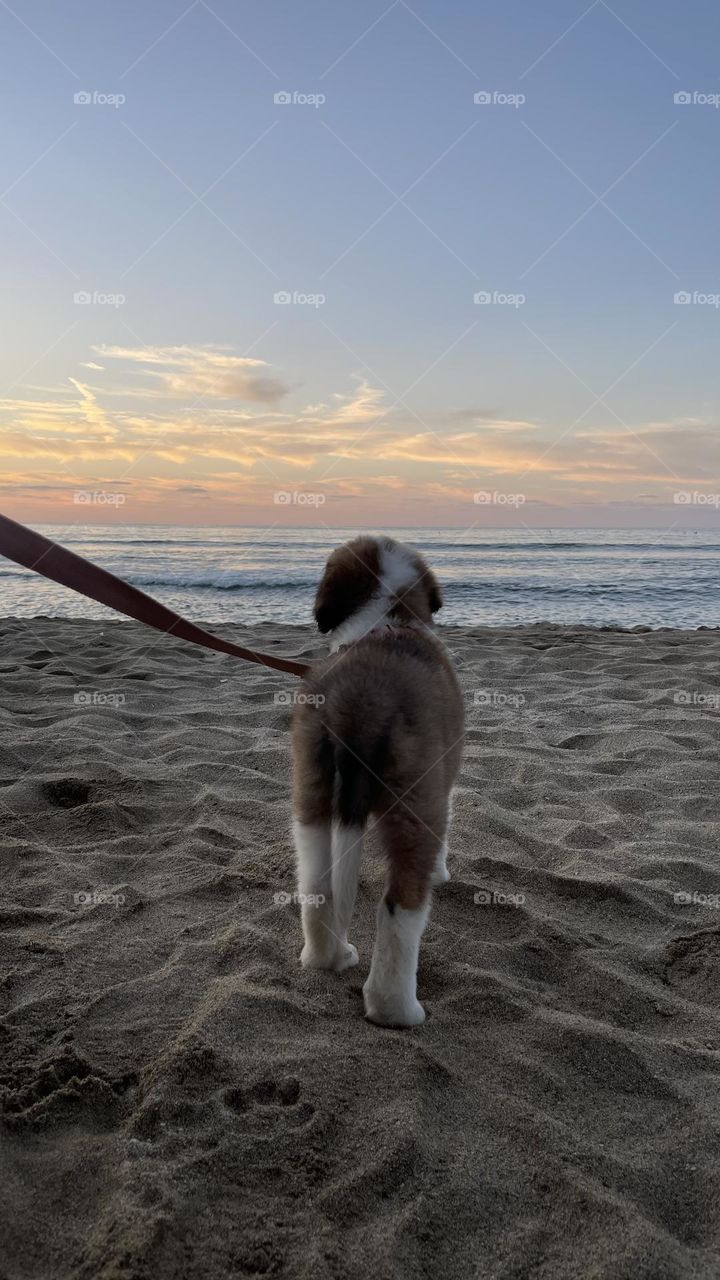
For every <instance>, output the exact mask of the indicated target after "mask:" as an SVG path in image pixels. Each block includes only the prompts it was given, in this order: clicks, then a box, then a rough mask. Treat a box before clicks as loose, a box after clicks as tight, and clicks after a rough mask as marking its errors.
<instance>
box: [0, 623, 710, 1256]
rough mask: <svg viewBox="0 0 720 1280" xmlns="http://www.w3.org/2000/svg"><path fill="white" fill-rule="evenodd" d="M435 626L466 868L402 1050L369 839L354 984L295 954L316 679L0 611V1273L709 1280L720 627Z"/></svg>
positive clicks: (436, 928)
mask: <svg viewBox="0 0 720 1280" xmlns="http://www.w3.org/2000/svg"><path fill="white" fill-rule="evenodd" d="M221 630H222V631H223V633H224V634H226V635H228V636H231V637H233V638H235V639H237V640H239V641H240V643H248V644H255V645H257V646H260V645H262V646H264V647H266V648H274V649H275V651H277V652H283V653H287V654H301V655H307V656H313V655H315V654H319V653H320V652H321V650H320V647H319V644H318V641H317V638H316V637H314V636H313V634H312V633H311V632H310V630H306V629H303V628H288V627H279V626H278V627H271V626H268V627H263V628H259V629H252V630H251V629H243V628H241V627H237V628H235V627H233V628H229V627H226V628H221ZM445 635H446V638H447V641H448V643H449V645H450V647H451V649H452V651H453V653H454V655H455V657H456V660H457V663H458V667H459V671H460V675H461V679H462V682H463V686H464V688H465V690H466V691H467V706H468V735H467V749H466V753H465V761H464V767H463V771H462V775H461V784H460V787H459V790H458V792H457V793H456V803H455V819H454V827H453V833H452V839H451V855H450V868H451V872H452V880H451V882H450V884H448V885H447V886H445V887H444V888H442V889H441V890H439V891H438V892H437V893H436V895H435V902H434V906H433V912H432V917H431V923H430V926H429V929H428V933H427V935H426V939H425V943H424V946H423V951H422V957H421V968H420V974H419V995H420V998H421V999H422V1001H423V1003H424V1004H425V1007H426V1009H427V1013H428V1018H427V1022H426V1023H425V1025H424V1026H423V1027H421V1028H417V1029H415V1030H412V1031H399V1030H381V1029H379V1028H377V1027H374V1026H372V1025H370V1024H369V1023H367V1022H366V1021H365V1020H364V1018H363V1012H362V998H361V986H362V983H363V981H364V979H365V977H366V975H367V971H368V965H369V959H370V952H371V945H372V936H373V925H374V913H375V905H376V902H377V899H378V897H379V895H380V891H381V883H382V867H381V863H380V860H379V858H378V854H377V849H376V848H375V846H374V844H373V841H372V839H371V840H370V843H369V847H368V851H367V854H366V858H365V862H364V866H363V871H362V876H361V885H360V892H359V899H358V907H357V910H356V917H355V924H354V929H353V932H352V936H353V940H354V941H355V942H356V944H357V945H358V947H359V949H360V965H359V967H358V968H357V969H353V970H349V971H348V972H346V973H345V974H342V975H340V976H335V975H329V974H323V973H315V972H303V971H302V970H301V969H300V967H299V965H298V954H299V951H300V946H301V939H300V927H299V918H298V908H297V907H296V906H295V905H294V904H293V903H292V902H290V903H287V902H286V901H285V898H284V897H283V895H291V894H292V892H293V888H294V885H293V854H292V847H291V843H290V839H289V803H288V796H289V751H288V745H289V744H288V734H287V722H288V714H289V709H288V706H287V705H283V704H282V701H280V702H278V701H277V700H276V699H277V695H281V696H282V695H287V696H289V695H290V694H291V693H292V692H293V691H296V690H297V689H298V688H299V686H298V685H297V682H296V681H294V680H293V679H292V677H288V676H283V675H279V674H275V673H272V672H269V671H266V670H263V669H262V668H258V667H250V666H246V665H244V664H242V663H239V662H235V661H233V660H232V659H229V658H223V657H221V656H218V655H213V654H210V653H207V652H205V651H202V650H198V649H196V648H194V647H192V646H189V645H185V644H182V643H179V642H175V641H171V640H167V639H165V638H163V637H160V636H157V635H155V634H154V633H150V632H148V631H147V630H145V629H143V628H141V627H140V626H136V625H134V624H127V623H125V624H123V623H116V622H112V621H109V622H107V623H100V622H97V623H89V622H81V621H67V620H65V621H63V620H54V619H48V618H38V619H35V620H32V621H17V620H8V619H4V620H0V676H1V678H2V735H1V739H0V741H1V746H0V824H1V829H2V881H1V888H2V911H1V914H0V921H1V930H2V932H1V938H0V948H1V967H0V974H1V987H0V995H1V1005H0V1055H1V1056H0V1099H1V1102H2V1127H1V1130H0V1134H1V1137H2V1142H1V1144H0V1180H1V1185H2V1196H1V1197H0V1242H2V1243H0V1255H1V1257H0V1275H1V1276H2V1277H3V1280H26V1278H28V1277H33V1278H35V1277H37V1278H42V1280H46V1278H51V1280H64V1278H65V1277H73V1278H76V1277H77V1278H78V1280H89V1278H90V1277H93V1278H95V1277H100V1278H101V1280H111V1278H112V1280H116V1278H117V1280H119V1278H120V1277H123V1278H124V1280H134V1278H137V1280H140V1278H141V1277H142V1278H145V1277H147V1280H167V1278H168V1277H190V1278H191V1280H192V1278H194V1277H198V1278H199V1277H209V1278H210V1280H212V1278H213V1277H226V1276H233V1277H246V1276H289V1277H308V1278H309V1277H313V1278H314V1280H325V1278H328V1280H329V1278H330V1277H333V1278H334V1277H338V1278H340V1277H342V1278H343V1280H355V1278H356V1277H358V1278H359V1277H363V1278H364V1277H403V1276H419V1277H438V1276H440V1277H442V1278H443V1280H449V1278H454V1277H463V1278H465V1277H475V1276H477V1277H486V1276H487V1277H502V1278H503V1280H510V1278H511V1277H513V1278H515V1277H517V1280H526V1278H527V1277H533V1278H535V1277H542V1278H547V1280H564V1278H565V1277H572V1278H573V1280H574V1278H576V1277H603V1280H604V1278H606V1277H608V1278H609V1277H616V1278H618V1280H620V1278H623V1280H625V1278H626V1280H645V1278H647V1280H663V1278H665V1277H677V1278H678V1280H679V1278H680V1277H682V1278H683V1280H688V1278H693V1277H707V1278H708V1280H709V1278H710V1277H713V1280H716V1277H717V1276H718V1274H719V1272H720V1211H719V1207H720V1089H719V1084H720V1017H719V1016H718V1000H719V997H720V981H719V979H720V856H719V853H718V848H719V843H718V831H719V827H718V816H719V814H718V810H719V808H720V789H719V788H718V775H719V773H720V770H719V767H718V739H719V737H720V668H719V666H718V659H719V658H720V632H717V631H702V630H701V631H697V632H685V633H680V632H676V631H675V632H674V631H659V632H647V631H644V632H639V633H632V634H630V633H625V632H621V631H611V630H608V631H592V630H588V629H578V630H568V629H563V628H560V627H551V626H537V627H530V628H523V629H515V630H506V631H492V630H483V629H474V630H472V629H461V628H451V629H448V630H447V631H446V632H445ZM78 695H84V697H83V696H80V697H79V696H78ZM109 695H111V696H109ZM278 895H280V897H278Z"/></svg>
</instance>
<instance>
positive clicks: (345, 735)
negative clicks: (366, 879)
mask: <svg viewBox="0 0 720 1280" xmlns="http://www.w3.org/2000/svg"><path fill="white" fill-rule="evenodd" d="M441 604H442V597H441V595H440V589H439V587H438V584H437V581H436V579H435V577H434V575H433V573H432V572H431V570H430V569H429V568H428V566H427V565H426V564H425V562H424V560H423V559H422V557H421V556H420V555H418V553H417V552H416V551H413V550H412V549H411V548H410V547H406V546H403V545H402V544H401V543H398V542H395V541H393V539H392V538H371V537H360V538H356V539H355V540H354V541H353V542H349V543H347V544H346V545H345V546H342V547H339V548H338V549H337V550H336V551H334V552H333V553H332V555H331V556H330V559H329V560H328V562H327V566H326V568H325V573H324V575H323V578H322V581H321V583H320V586H319V588H318V592H317V596H316V599H315V618H316V621H317V624H318V627H319V628H320V630H321V631H322V632H323V633H325V634H327V633H330V650H331V655H333V656H331V657H330V658H328V659H326V660H324V661H323V662H320V663H318V664H317V665H316V666H314V667H313V668H312V670H311V672H310V673H309V674H308V675H307V676H306V677H305V680H304V689H305V697H304V699H303V700H301V701H300V702H299V703H298V705H296V707H295V710H294V712H293V724H292V742H293V759H294V792H293V812H294V836H295V847H296V852H297V865H298V890H299V894H300V901H301V903H302V922H303V933H304V935H305V946H304V947H303V950H302V954H301V956H300V959H301V963H302V964H303V965H304V966H306V967H307V968H315V969H334V970H336V971H338V972H339V971H340V970H342V969H346V968H349V967H350V966H351V965H354V964H357V963H358V953H357V951H356V950H355V947H354V946H353V945H352V943H350V942H348V937H347V930H348V925H349V923H350V918H351V916H352V911H353V906H354V903H355V894H356V890H357V881H358V874H359V868H360V857H361V852H362V843H363V835H364V831H365V826H366V823H367V820H368V818H369V817H371V816H372V817H373V818H374V819H375V820H376V822H377V825H378V830H379V834H380V838H381V842H382V847H383V851H384V854H385V858H386V863H387V875H386V883H385V893H384V895H383V898H382V900H381V902H380V905H379V908H378V913H377V933H376V937H375V949H374V952H373V957H372V964H371V967H370V975H369V977H368V979H367V982H366V983H365V986H364V987H363V994H364V997H365V1011H366V1014H367V1016H368V1018H370V1019H371V1021H373V1022H379V1023H384V1024H388V1025H393V1026H414V1025H416V1024H417V1023H420V1022H423V1021H424V1019H425V1011H424V1010H423V1008H422V1005H421V1004H419V1003H418V1000H417V996H416V975H417V966H418V955H419V950H420V939H421V936H422V933H423V930H424V928H425V925H426V923H427V918H428V914H429V911H430V894H431V886H432V885H433V884H441V883H443V882H444V881H446V880H448V879H449V878H450V877H449V873H448V871H447V866H446V857H447V833H448V826H449V822H450V795H451V791H452V786H453V783H454V781H455V777H456V775H457V772H458V769H459V766H460V757H461V753H462V737H463V705H462V698H461V694H460V689H459V687H458V682H457V678H456V676H455V672H454V670H453V668H452V665H451V663H450V660H449V658H448V656H447V653H446V651H445V648H444V646H443V644H442V643H441V641H440V640H439V639H438V637H437V635H436V634H435V632H434V630H433V626H432V621H433V614H434V613H436V612H437V610H438V609H439V608H440V607H441Z"/></svg>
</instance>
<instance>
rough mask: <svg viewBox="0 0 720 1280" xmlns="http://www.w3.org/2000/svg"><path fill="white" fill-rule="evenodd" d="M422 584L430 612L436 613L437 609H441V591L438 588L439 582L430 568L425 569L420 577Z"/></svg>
mask: <svg viewBox="0 0 720 1280" xmlns="http://www.w3.org/2000/svg"><path fill="white" fill-rule="evenodd" d="M422 584H423V587H424V589H425V594H426V596H427V602H428V604H429V606H430V612H431V613H437V611H438V609H442V606H443V598H442V591H441V590H440V584H439V583H438V580H437V578H436V577H435V574H434V573H433V571H432V569H426V570H425V572H424V574H423V577H422Z"/></svg>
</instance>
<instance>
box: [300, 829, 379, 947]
mask: <svg viewBox="0 0 720 1280" xmlns="http://www.w3.org/2000/svg"><path fill="white" fill-rule="evenodd" d="M339 830H340V832H342V833H343V834H342V838H341V840H340V844H339V845H338V844H337V832H338V828H335V829H334V830H333V829H331V827H330V823H329V822H327V823H325V822H322V823H305V822H294V823H293V836H294V839H295V851H296V854H297V881H298V892H299V894H300V895H301V899H300V901H301V915H302V926H303V936H304V938H305V946H304V947H303V949H302V952H301V955H300V963H301V964H302V966H303V968H305V969H334V970H335V971H336V972H339V971H340V970H341V969H349V968H350V966H351V965H354V964H357V962H358V953H357V951H356V950H355V947H353V946H352V944H351V943H349V942H348V940H347V927H348V924H349V922H350V916H351V915H352V908H353V904H354V902H355V889H356V886H357V876H358V866H359V860H360V852H361V850H362V832H361V831H358V830H356V829H355V828H354V827H352V828H351V827H341V828H339ZM333 857H335V858H336V860H337V865H335V866H333ZM336 895H337V896H338V902H337V903H336V901H335V898H336ZM338 905H339V906H340V908H341V912H342V915H341V916H340V917H339V916H338V911H337V907H338Z"/></svg>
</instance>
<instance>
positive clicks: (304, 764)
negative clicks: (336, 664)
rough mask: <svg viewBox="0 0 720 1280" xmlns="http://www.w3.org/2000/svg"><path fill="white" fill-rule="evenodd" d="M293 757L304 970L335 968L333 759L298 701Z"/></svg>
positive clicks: (314, 718) (309, 711)
mask: <svg viewBox="0 0 720 1280" xmlns="http://www.w3.org/2000/svg"><path fill="white" fill-rule="evenodd" d="M292 743H293V755H294V760H295V769H294V786H293V838H294V842H295V853H296V859H297V887H298V896H299V898H300V904H301V914H302V927H303V935H304V939H305V945H304V947H303V949H302V952H301V953H300V963H301V964H302V965H303V966H304V967H305V968H307V969H334V968H335V962H336V959H337V953H338V941H337V930H336V927H335V915H334V910H333V901H332V826H331V819H332V794H333V780H334V774H335V762H334V756H333V752H332V749H331V748H330V745H329V743H328V742H327V739H326V737H325V735H324V734H323V731H322V726H321V724H320V723H319V721H318V718H317V716H316V714H315V711H314V708H312V707H311V706H310V705H309V704H304V703H303V704H300V705H299V706H298V707H296V709H295V716H294V719H293V725H292Z"/></svg>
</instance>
